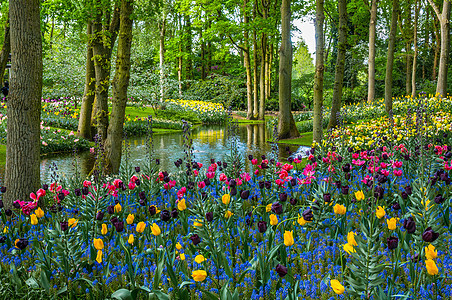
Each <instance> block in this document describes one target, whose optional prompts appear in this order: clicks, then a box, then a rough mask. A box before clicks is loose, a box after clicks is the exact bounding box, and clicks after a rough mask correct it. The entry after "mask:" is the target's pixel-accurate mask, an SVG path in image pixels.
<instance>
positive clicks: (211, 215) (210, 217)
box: [206, 211, 213, 222]
mask: <svg viewBox="0 0 452 300" xmlns="http://www.w3.org/2000/svg"><path fill="white" fill-rule="evenodd" d="M206 220H207V222H212V221H213V212H211V211H209V212H207V213H206Z"/></svg>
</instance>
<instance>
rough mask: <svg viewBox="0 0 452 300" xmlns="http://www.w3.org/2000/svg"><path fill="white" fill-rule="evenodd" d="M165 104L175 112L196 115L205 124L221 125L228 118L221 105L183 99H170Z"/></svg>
mask: <svg viewBox="0 0 452 300" xmlns="http://www.w3.org/2000/svg"><path fill="white" fill-rule="evenodd" d="M165 103H166V104H167V105H168V107H171V108H172V109H174V110H178V109H182V110H186V111H192V112H194V113H196V115H197V116H198V118H199V119H200V120H201V121H202V122H203V123H204V124H221V123H224V122H225V120H226V117H227V111H226V109H225V108H224V107H223V104H221V103H214V102H207V101H196V100H181V99H168V100H165Z"/></svg>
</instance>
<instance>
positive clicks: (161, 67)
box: [159, 12, 166, 102]
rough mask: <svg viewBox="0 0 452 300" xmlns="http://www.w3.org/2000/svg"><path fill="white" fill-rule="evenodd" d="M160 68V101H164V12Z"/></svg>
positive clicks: (164, 16) (161, 24) (160, 43)
mask: <svg viewBox="0 0 452 300" xmlns="http://www.w3.org/2000/svg"><path fill="white" fill-rule="evenodd" d="M159 33H160V36H159V68H160V101H162V102H163V100H164V98H165V88H164V81H165V70H164V69H163V68H164V65H165V34H166V15H165V13H164V12H163V16H162V20H161V22H160V24H159Z"/></svg>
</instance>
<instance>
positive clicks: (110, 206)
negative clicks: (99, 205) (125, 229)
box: [107, 205, 115, 215]
mask: <svg viewBox="0 0 452 300" xmlns="http://www.w3.org/2000/svg"><path fill="white" fill-rule="evenodd" d="M107 212H108V213H109V214H110V215H112V214H114V213H115V207H114V206H113V205H109V206H107Z"/></svg>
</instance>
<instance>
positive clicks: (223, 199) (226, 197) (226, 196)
mask: <svg viewBox="0 0 452 300" xmlns="http://www.w3.org/2000/svg"><path fill="white" fill-rule="evenodd" d="M221 202H223V204H225V205H228V204H229V202H231V196H230V195H229V194H224V195H223V197H221Z"/></svg>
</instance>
